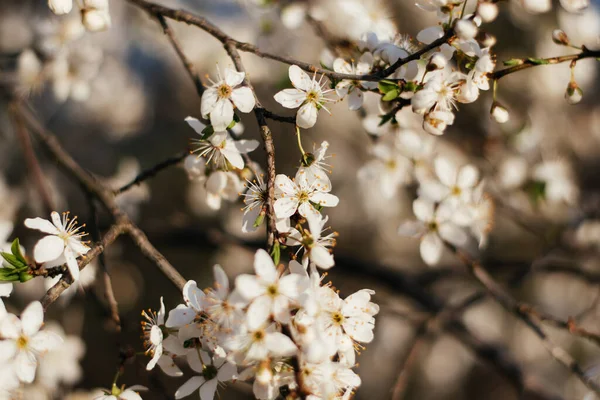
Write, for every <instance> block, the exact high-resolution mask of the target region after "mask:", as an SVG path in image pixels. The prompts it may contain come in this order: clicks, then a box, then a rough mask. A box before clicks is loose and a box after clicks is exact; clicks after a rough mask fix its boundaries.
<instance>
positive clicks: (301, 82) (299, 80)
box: [289, 65, 312, 92]
mask: <svg viewBox="0 0 600 400" xmlns="http://www.w3.org/2000/svg"><path fill="white" fill-rule="evenodd" d="M289 76H290V81H291V82H292V85H294V87H295V88H296V89H300V90H303V91H305V92H308V91H309V90H310V89H311V86H312V79H310V76H308V74H307V73H306V72H304V71H302V69H300V67H299V66H297V65H292V66H290V69H289Z"/></svg>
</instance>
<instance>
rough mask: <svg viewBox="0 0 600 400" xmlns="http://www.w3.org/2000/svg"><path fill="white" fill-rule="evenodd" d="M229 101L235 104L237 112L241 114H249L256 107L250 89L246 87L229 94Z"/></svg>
mask: <svg viewBox="0 0 600 400" xmlns="http://www.w3.org/2000/svg"><path fill="white" fill-rule="evenodd" d="M231 101H233V104H235V106H236V107H237V108H238V110H240V111H241V112H243V113H249V112H250V111H252V110H253V109H254V106H255V105H256V99H255V98H254V93H252V89H250V88H249V87H246V86H244V87H241V88H237V89H234V90H233V92H232V93H231Z"/></svg>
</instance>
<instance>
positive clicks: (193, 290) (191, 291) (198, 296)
mask: <svg viewBox="0 0 600 400" xmlns="http://www.w3.org/2000/svg"><path fill="white" fill-rule="evenodd" d="M205 297H206V295H205V294H204V292H203V291H202V290H200V289H199V288H198V285H197V284H196V281H187V282H186V284H185V285H184V286H183V300H184V301H185V303H186V304H187V305H188V306H189V307H191V308H193V309H194V310H196V312H199V311H202V310H203V308H204V304H203V303H204V298H205Z"/></svg>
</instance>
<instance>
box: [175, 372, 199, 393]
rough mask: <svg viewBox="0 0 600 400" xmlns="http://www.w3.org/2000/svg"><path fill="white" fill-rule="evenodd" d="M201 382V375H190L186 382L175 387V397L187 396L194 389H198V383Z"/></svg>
mask: <svg viewBox="0 0 600 400" xmlns="http://www.w3.org/2000/svg"><path fill="white" fill-rule="evenodd" d="M203 383H204V377H203V376H193V377H191V378H190V379H189V380H188V381H187V382H186V383H184V384H183V385H181V386H180V387H179V389H177V391H176V392H175V398H176V399H181V398H184V397H185V396H189V395H190V394H192V393H193V392H194V391H195V390H196V389H198V388H199V387H200V385H202V384H203Z"/></svg>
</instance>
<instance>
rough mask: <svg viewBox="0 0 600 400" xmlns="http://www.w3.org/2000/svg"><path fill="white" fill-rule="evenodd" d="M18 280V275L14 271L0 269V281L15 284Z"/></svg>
mask: <svg viewBox="0 0 600 400" xmlns="http://www.w3.org/2000/svg"><path fill="white" fill-rule="evenodd" d="M18 280H19V273H18V272H16V271H15V270H14V269H10V268H0V281H3V282H16V281H18Z"/></svg>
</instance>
